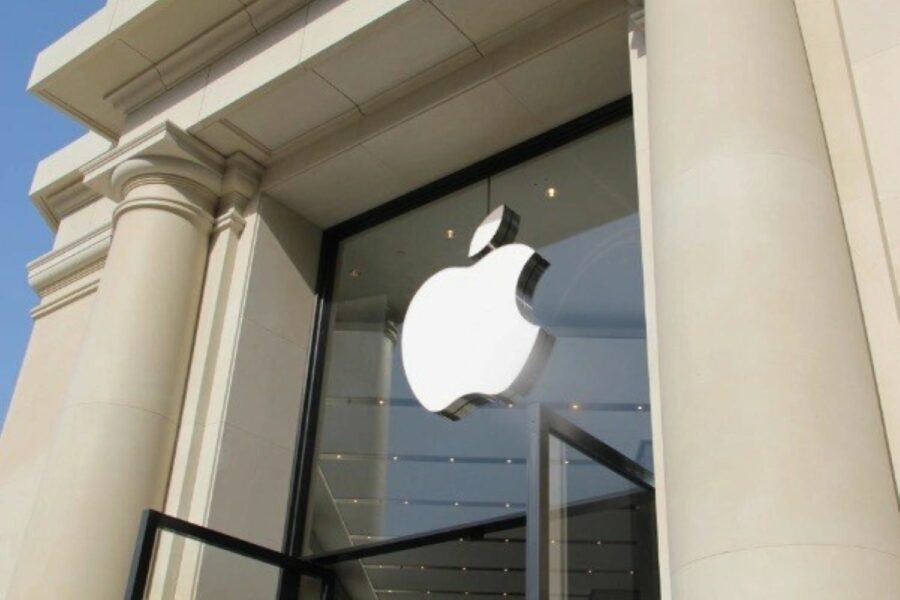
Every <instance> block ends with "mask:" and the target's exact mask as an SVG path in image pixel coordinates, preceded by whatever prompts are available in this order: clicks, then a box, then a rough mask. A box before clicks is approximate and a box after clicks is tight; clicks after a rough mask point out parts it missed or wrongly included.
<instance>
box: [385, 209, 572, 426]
mask: <svg viewBox="0 0 900 600" xmlns="http://www.w3.org/2000/svg"><path fill="white" fill-rule="evenodd" d="M518 231H519V215H517V214H516V213H515V212H513V211H512V210H510V209H509V208H508V207H506V206H500V207H499V208H497V209H496V210H494V211H493V212H491V214H489V215H488V216H487V218H485V220H484V221H483V222H482V223H481V224H480V225H479V226H478V228H477V229H476V230H475V233H474V235H473V236H472V242H471V244H470V246H469V258H471V259H472V260H473V261H474V264H473V265H472V266H470V267H454V268H448V269H444V270H442V271H438V272H437V273H435V274H434V275H432V276H431V277H429V278H428V280H426V281H425V283H423V284H422V287H420V288H419V290H418V291H417V292H416V294H415V295H414V296H413V299H412V301H410V304H409V308H408V309H407V312H406V317H405V319H404V323H403V332H402V338H401V347H402V352H403V368H404V370H405V371H406V377H407V379H408V381H409V385H410V388H412V391H413V394H414V395H415V396H416V398H418V400H419V402H421V403H422V405H423V406H424V407H425V408H426V409H428V410H430V411H431V412H436V413H440V414H442V415H444V416H445V417H448V418H450V419H453V420H457V419H459V418H460V417H462V416H464V415H465V414H466V413H467V412H468V411H469V410H470V409H471V408H472V407H473V406H476V405H479V404H485V403H487V402H489V401H504V402H507V403H510V402H512V401H513V400H514V399H515V398H516V397H518V396H521V395H523V394H525V393H527V392H528V390H529V389H530V388H531V386H532V385H533V384H534V382H535V380H536V379H537V376H538V374H539V373H540V371H541V369H542V368H543V367H544V365H545V364H546V361H547V357H548V356H549V354H550V350H551V349H552V347H553V341H554V339H553V336H551V335H550V334H549V333H547V332H546V331H544V330H543V329H542V328H541V327H539V326H538V325H535V324H534V323H533V322H532V320H533V318H532V307H531V299H532V296H533V294H534V290H535V288H536V287H537V284H538V281H539V280H540V278H541V275H543V273H544V271H546V269H547V268H548V267H549V266H550V265H549V263H548V262H547V261H546V260H545V259H544V258H543V257H542V256H541V255H540V254H538V253H537V252H535V251H534V250H533V249H532V248H530V247H528V246H526V245H524V244H513V243H512V241H513V240H514V239H515V237H516V234H517V233H518Z"/></svg>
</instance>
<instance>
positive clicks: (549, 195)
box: [544, 186, 556, 200]
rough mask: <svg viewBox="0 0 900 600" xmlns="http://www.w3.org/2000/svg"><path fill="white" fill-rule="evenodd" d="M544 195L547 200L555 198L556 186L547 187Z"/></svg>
mask: <svg viewBox="0 0 900 600" xmlns="http://www.w3.org/2000/svg"><path fill="white" fill-rule="evenodd" d="M544 196H545V197H546V198H547V199H549V200H552V199H554V198H556V188H555V187H553V186H551V187H548V188H547V189H546V190H544Z"/></svg>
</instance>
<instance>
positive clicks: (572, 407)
mask: <svg viewBox="0 0 900 600" xmlns="http://www.w3.org/2000/svg"><path fill="white" fill-rule="evenodd" d="M580 408H581V405H580V404H578V403H577V402H573V403H572V405H571V409H572V410H579V409H580Z"/></svg>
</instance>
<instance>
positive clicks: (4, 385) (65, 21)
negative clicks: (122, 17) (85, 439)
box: [0, 0, 105, 422]
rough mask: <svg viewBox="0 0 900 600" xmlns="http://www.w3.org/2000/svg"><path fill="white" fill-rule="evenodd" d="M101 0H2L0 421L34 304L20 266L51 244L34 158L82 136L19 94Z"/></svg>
mask: <svg viewBox="0 0 900 600" xmlns="http://www.w3.org/2000/svg"><path fill="white" fill-rule="evenodd" d="M104 4H105V2H104V1H103V0H32V1H30V2H11V1H7V2H3V3H2V4H0V21H2V22H4V23H6V24H7V26H6V27H5V28H4V32H3V36H2V37H0V86H2V87H0V107H2V110H3V121H2V122H3V137H4V140H3V144H2V145H0V165H2V175H0V202H2V206H3V211H2V218H0V422H2V421H3V420H4V418H5V417H6V411H7V408H8V406H9V401H10V398H11V397H12V393H13V388H14V387H15V384H16V376H17V375H18V373H19V367H20V366H21V363H22V355H23V354H24V352H25V345H26V344H27V343H28V336H29V335H30V333H31V317H29V315H28V311H29V309H30V308H31V307H33V306H34V305H35V304H36V302H37V297H36V296H35V294H34V292H32V291H31V289H30V288H29V287H28V282H27V281H26V277H25V263H27V262H28V261H29V260H31V259H33V258H36V257H38V256H40V255H41V254H43V253H44V252H46V251H47V250H49V249H50V246H51V244H52V240H53V234H52V232H51V231H50V229H49V228H48V227H47V225H46V224H45V223H44V222H43V220H42V219H41V217H40V215H39V214H38V212H37V210H35V209H34V208H33V207H32V205H31V201H30V200H29V199H28V188H29V186H30V185H31V177H32V175H34V168H35V166H36V165H37V163H38V161H39V160H41V159H42V158H43V157H45V156H47V155H48V154H51V153H52V152H53V151H55V150H57V149H59V148H61V147H63V146H65V145H66V144H67V143H68V142H70V141H72V140H74V139H75V138H77V137H79V136H81V135H82V134H83V133H84V132H85V129H84V127H83V126H81V125H79V124H78V123H76V122H75V121H73V120H72V119H70V118H68V117H66V116H65V115H63V114H62V113H60V112H58V111H56V110H55V109H53V108H51V107H50V106H49V105H47V104H45V103H44V102H42V101H41V100H38V99H37V98H35V97H33V96H31V95H30V94H28V93H27V92H26V91H25V86H26V84H27V83H28V75H29V74H30V73H31V67H32V65H33V64H34V59H35V57H36V56H37V54H38V52H40V51H41V50H42V49H43V48H45V47H46V46H48V45H49V44H50V43H51V42H53V41H54V40H56V39H58V38H59V37H60V36H62V35H63V34H64V33H66V32H67V31H69V30H70V29H72V28H73V27H74V26H75V25H77V24H78V23H80V22H81V21H83V20H84V19H86V18H87V17H89V16H90V15H91V14H93V13H94V12H96V11H98V10H99V9H100V8H101V7H102V6H103V5H104Z"/></svg>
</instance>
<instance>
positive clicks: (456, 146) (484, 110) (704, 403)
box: [0, 0, 900, 600]
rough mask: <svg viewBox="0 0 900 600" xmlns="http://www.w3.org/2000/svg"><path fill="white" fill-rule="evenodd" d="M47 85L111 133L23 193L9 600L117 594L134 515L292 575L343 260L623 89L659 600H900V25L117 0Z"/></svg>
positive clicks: (227, 594) (184, 594) (657, 11)
mask: <svg viewBox="0 0 900 600" xmlns="http://www.w3.org/2000/svg"><path fill="white" fill-rule="evenodd" d="M29 90H30V91H31V92H32V93H34V94H36V95H38V96H40V97H41V98H43V99H44V100H47V101H49V102H51V103H52V104H53V105H55V106H56V107H57V108H59V109H60V110H62V111H64V112H66V113H67V114H69V115H70V116H71V117H72V118H74V119H76V120H78V121H80V122H81V123H83V124H84V125H85V126H86V127H88V128H89V129H90V130H91V131H90V133H88V134H86V135H85V136H84V137H82V138H80V139H79V140H77V141H75V142H74V143H72V144H70V145H69V146H67V147H65V148H63V149H60V150H59V151H58V152H56V153H55V154H53V155H52V156H50V157H48V158H46V159H45V160H44V161H42V162H41V163H40V164H39V165H38V166H37V171H36V173H35V177H34V183H33V186H32V191H31V198H32V200H33V202H34V204H35V207H36V209H37V210H39V211H40V212H41V214H42V215H43V217H44V218H45V220H46V222H47V224H48V226H49V227H51V228H52V229H54V230H55V231H56V238H55V242H54V245H53V248H52V249H50V250H49V251H48V252H47V254H45V255H43V256H41V257H39V258H36V259H35V260H34V261H32V262H31V263H30V264H29V265H28V277H29V282H30V284H31V285H32V287H33V288H34V290H35V291H36V292H37V294H38V295H39V297H40V302H39V304H38V305H37V306H36V307H35V308H34V309H33V311H32V316H33V318H34V328H33V332H32V336H31V339H30V342H29V344H28V348H27V350H26V353H25V358H24V362H23V367H22V370H21V373H20V375H19V379H18V383H17V386H16V389H15V393H14V397H13V399H12V403H11V406H10V410H9V414H8V416H7V418H6V422H5V424H4V427H3V433H2V437H0V598H9V599H10V600H21V599H32V598H34V599H38V598H98V599H99V598H118V597H121V595H122V593H123V590H124V589H125V585H126V580H127V577H128V571H129V566H130V564H131V559H132V549H133V546H134V542H135V537H136V535H137V528H138V519H139V516H140V512H141V511H142V510H144V509H145V508H153V509H157V510H160V511H163V512H165V513H167V514H171V515H174V516H177V517H180V518H183V519H186V520H188V521H191V522H194V523H198V524H201V525H205V526H207V527H209V528H213V529H216V530H220V531H224V532H226V533H229V534H231V535H234V536H237V537H240V538H242V539H246V540H249V541H251V542H254V543H257V544H261V545H264V546H267V547H271V548H275V549H280V548H281V546H282V544H283V537H284V532H285V525H286V522H285V519H286V506H287V504H288V502H289V495H290V487H291V476H292V468H293V464H294V455H295V445H296V442H297V431H298V420H299V417H300V413H301V410H302V407H303V398H304V391H305V390H304V388H305V386H306V382H307V365H308V364H309V359H310V350H311V348H312V344H313V332H314V324H315V307H316V293H317V291H316V281H317V276H318V271H319V265H320V263H319V251H320V244H321V239H322V232H323V231H326V230H328V228H330V227H333V226H335V225H337V224H339V223H342V222H344V221H346V220H347V219H350V218H352V217H355V216H357V215H360V214H361V213H363V212H365V211H367V210H369V209H372V208H375V207H377V206H379V205H382V204H384V203H385V202H388V201H390V200H392V199H394V198H397V197H399V196H402V195H403V194H405V193H407V192H410V191H412V190H414V189H417V188H420V187H421V186H424V185H426V184H428V183H430V182H432V181H435V180H437V179H439V178H441V177H443V176H445V175H447V174H449V173H452V172H454V171H457V170H459V169H461V168H463V167H466V166H467V165H470V164H472V163H475V162H476V161H479V160H481V159H484V158H486V157H488V156H490V155H493V154H495V153H497V152H500V151H502V150H504V149H506V148H509V147H511V146H513V145H514V144H517V143H519V142H522V141H524V140H527V139H529V138H532V137H533V136H535V135H537V134H539V133H541V132H544V131H546V130H548V129H551V128H553V127H555V126H557V125H560V124H562V123H565V122H567V121H569V120H571V119H574V118H575V117H578V116H580V115H582V114H584V113H586V112H588V111H589V110H592V109H595V108H597V107H600V106H603V105H605V104H608V103H610V102H612V101H614V100H617V99H619V98H622V97H625V96H628V95H629V94H630V95H631V96H632V99H633V105H634V131H635V144H634V147H635V149H636V154H635V160H636V163H637V173H638V184H639V190H640V221H641V227H642V255H643V269H644V282H645V288H644V289H645V310H646V317H647V348H648V357H647V359H648V365H649V380H650V395H651V403H652V404H653V413H652V419H653V421H652V423H653V452H654V456H653V463H654V465H655V469H654V470H655V475H656V486H657V489H656V498H657V500H656V508H657V515H656V520H657V525H658V542H659V567H660V588H661V595H662V597H663V598H672V599H674V600H701V599H706V598H709V599H714V598H715V599H719V598H734V599H745V598H746V599H750V598H763V597H764V598H772V599H773V600H789V599H796V598H817V599H822V600H838V599H845V598H846V599H849V598H865V599H866V600H893V599H895V598H897V597H900V513H898V495H897V494H898V487H897V473H900V368H898V365H897V361H898V357H900V284H898V280H900V169H897V168H896V165H895V162H896V160H897V157H898V156H900V112H898V110H897V107H898V106H900V3H897V2H896V1H895V0H753V1H752V2H748V1H747V0H679V1H678V2H674V1H668V0H644V1H640V0H629V1H626V0H489V1H484V0H312V1H309V0H197V1H188V0H109V1H108V2H107V4H106V6H105V7H104V8H102V9H101V10H100V11H99V12H97V13H96V14H95V15H94V16H92V17H91V18H89V19H88V20H87V21H85V22H84V23H82V24H81V25H79V26H78V27H77V28H75V29H74V30H72V31H71V32H70V33H69V34H67V35H66V36H64V37H63V38H61V39H60V40H59V41H57V42H56V43H54V44H53V45H51V46H50V47H48V48H47V49H45V50H44V51H43V52H42V53H41V54H40V55H39V56H38V58H37V62H36V64H35V67H34V71H33V73H32V76H31V80H30V82H29ZM710 273H713V274H714V276H715V277H716V278H717V280H718V281H720V282H722V283H721V286H722V287H721V288H717V289H719V290H720V292H719V293H710V292H709V290H708V289H706V288H704V286H703V285H702V281H704V280H705V279H706V278H708V277H709V276H710ZM722 290H724V291H722ZM798 305H799V306H802V307H803V309H802V310H797V306H798ZM760 306H763V307H764V308H763V310H759V307H760ZM711 447H712V448H714V449H715V451H714V452H711V451H710V448H711ZM823 498H824V499H827V500H826V501H820V500H822V499H823ZM812 499H816V500H817V501H815V502H811V500H812ZM156 553H157V554H156V556H157V559H156V563H155V566H154V571H153V576H152V581H153V585H152V595H153V597H159V598H195V597H196V598H264V597H275V593H276V588H277V584H278V578H277V573H275V574H274V575H273V573H272V572H270V571H265V570H258V571H252V572H248V571H246V570H242V567H241V566H240V565H239V564H237V563H236V562H235V559H234V558H229V557H226V556H224V555H220V554H216V553H215V552H212V551H211V550H209V549H204V548H203V547H202V546H201V545H199V544H197V543H193V542H185V541H183V540H181V539H177V538H174V537H172V536H163V537H161V538H160V541H159V543H158V547H157V549H156Z"/></svg>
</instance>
